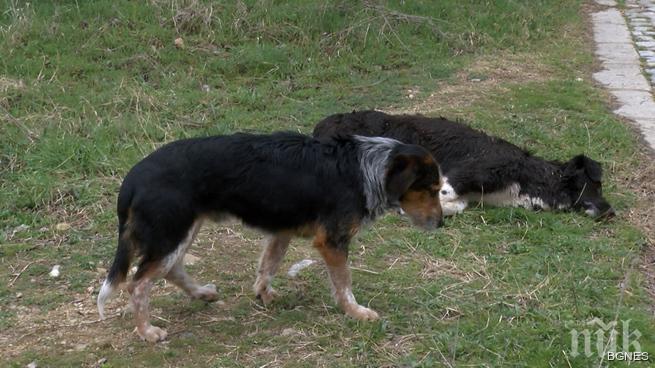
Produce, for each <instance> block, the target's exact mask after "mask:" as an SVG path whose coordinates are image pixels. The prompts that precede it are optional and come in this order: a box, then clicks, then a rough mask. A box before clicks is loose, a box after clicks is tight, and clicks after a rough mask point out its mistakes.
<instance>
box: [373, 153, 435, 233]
mask: <svg viewBox="0 0 655 368" xmlns="http://www.w3.org/2000/svg"><path fill="white" fill-rule="evenodd" d="M440 189H441V175H440V172H439V165H437V162H436V161H435V160H434V158H433V157H432V155H431V154H430V152H428V151H427V150H425V149H424V148H422V147H420V146H416V145H411V144H401V145H398V146H397V147H396V148H395V149H394V150H393V151H392V152H391V155H390V157H389V165H388V167H387V172H386V181H385V190H386V193H387V197H388V198H389V200H390V201H391V202H393V203H398V204H399V205H400V208H402V210H403V211H405V213H406V214H407V215H408V216H409V218H410V219H411V220H412V223H413V224H414V225H416V226H419V227H422V228H424V229H426V230H432V229H435V228H437V227H439V226H442V225H443V215H442V213H441V202H439V190H440Z"/></svg>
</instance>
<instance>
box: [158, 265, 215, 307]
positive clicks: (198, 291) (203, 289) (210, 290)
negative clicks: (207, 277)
mask: <svg viewBox="0 0 655 368" xmlns="http://www.w3.org/2000/svg"><path fill="white" fill-rule="evenodd" d="M166 280H168V281H170V282H172V283H173V284H175V285H176V286H177V287H179V288H180V289H182V290H184V292H185V293H187V294H188V295H189V296H191V297H192V298H194V299H201V300H204V301H207V302H213V301H215V300H218V293H217V292H216V285H214V284H207V285H205V286H200V285H199V284H198V283H197V282H196V281H195V280H194V279H193V278H192V277H191V276H189V274H188V273H186V271H185V270H184V261H183V259H181V260H179V261H178V262H177V263H176V264H175V265H174V266H173V268H171V270H170V271H169V272H168V274H167V275H166Z"/></svg>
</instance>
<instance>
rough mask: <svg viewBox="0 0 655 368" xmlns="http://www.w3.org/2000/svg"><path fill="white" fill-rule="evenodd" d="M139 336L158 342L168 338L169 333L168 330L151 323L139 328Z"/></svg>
mask: <svg viewBox="0 0 655 368" xmlns="http://www.w3.org/2000/svg"><path fill="white" fill-rule="evenodd" d="M137 333H138V334H139V337H141V338H142V339H143V340H146V341H148V342H158V341H162V340H164V339H166V336H168V333H167V332H166V330H164V329H161V328H159V327H157V326H152V325H149V326H147V327H145V328H143V329H137Z"/></svg>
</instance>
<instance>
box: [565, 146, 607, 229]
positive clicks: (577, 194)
mask: <svg viewBox="0 0 655 368" xmlns="http://www.w3.org/2000/svg"><path fill="white" fill-rule="evenodd" d="M562 176H563V178H562V179H563V180H562V185H563V187H564V191H566V194H567V196H568V197H569V198H570V199H571V207H572V208H573V209H575V210H579V211H584V213H586V214H587V215H590V216H593V217H598V218H601V219H602V218H610V217H613V216H614V214H615V213H614V209H613V208H612V206H611V205H610V204H609V203H607V201H606V200H605V198H603V187H602V183H601V179H602V176H603V169H602V168H601V166H600V164H599V163H598V162H596V161H594V160H592V159H590V158H589V157H587V156H585V155H578V156H575V157H573V158H572V159H571V160H569V161H568V162H566V163H564V164H562Z"/></svg>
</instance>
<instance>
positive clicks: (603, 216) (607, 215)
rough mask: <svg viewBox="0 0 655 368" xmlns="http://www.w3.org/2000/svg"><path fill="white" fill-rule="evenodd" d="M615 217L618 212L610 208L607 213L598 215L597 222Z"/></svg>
mask: <svg viewBox="0 0 655 368" xmlns="http://www.w3.org/2000/svg"><path fill="white" fill-rule="evenodd" d="M614 217H616V211H614V208H612V207H610V208H609V209H607V210H605V212H603V213H601V214H600V215H598V217H597V220H598V221H603V220H609V219H612V218H614Z"/></svg>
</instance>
